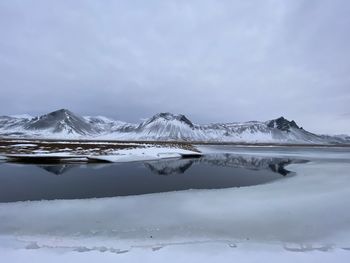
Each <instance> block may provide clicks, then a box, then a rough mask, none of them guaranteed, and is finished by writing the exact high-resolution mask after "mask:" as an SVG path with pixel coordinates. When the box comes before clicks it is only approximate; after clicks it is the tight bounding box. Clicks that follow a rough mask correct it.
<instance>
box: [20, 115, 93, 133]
mask: <svg viewBox="0 0 350 263" xmlns="http://www.w3.org/2000/svg"><path fill="white" fill-rule="evenodd" d="M26 128H27V129H32V130H40V129H52V131H53V132H62V131H66V132H67V133H78V134H88V133H90V132H92V131H93V128H92V127H91V126H90V124H89V123H87V122H86V121H85V120H84V119H83V118H81V117H79V116H77V115H75V114H74V113H73V112H71V111H69V110H67V109H60V110H56V111H53V112H50V113H48V114H45V115H42V116H40V117H36V118H34V119H32V120H31V121H30V122H29V123H28V124H27V125H26Z"/></svg>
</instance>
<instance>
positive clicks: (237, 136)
mask: <svg viewBox="0 0 350 263" xmlns="http://www.w3.org/2000/svg"><path fill="white" fill-rule="evenodd" d="M22 117H23V118H22ZM22 117H21V118H18V117H13V116H2V117H0V135H1V136H5V137H6V136H9V137H27V138H28V137H35V138H76V139H109V140H149V141H190V142H241V143H314V144H315V143H316V144H322V143H328V144H330V143H332V144H333V143H335V144H336V143H350V138H349V136H344V135H343V136H329V135H316V134H313V133H311V132H308V131H306V130H304V129H303V128H302V127H299V126H298V125H297V124H296V122H295V121H293V120H292V121H289V120H287V119H285V118H284V117H280V118H277V119H273V120H269V121H265V122H259V121H250V122H243V123H213V124H206V125H199V124H195V123H193V122H192V121H190V120H189V119H188V118H187V117H186V116H185V115H181V114H171V113H159V114H156V115H154V116H152V117H151V118H149V119H146V120H144V121H143V122H141V123H140V124H132V123H126V122H122V121H117V120H113V119H110V118H107V117H104V116H86V117H80V116H78V115H76V114H74V113H72V112H71V111H69V110H66V109H61V110H57V111H54V112H51V113H48V114H45V115H42V116H39V117H35V118H24V116H22Z"/></svg>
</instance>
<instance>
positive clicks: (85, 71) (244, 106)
mask: <svg viewBox="0 0 350 263" xmlns="http://www.w3.org/2000/svg"><path fill="white" fill-rule="evenodd" d="M349 14H350V1H347V0H343V1H337V0H325V1H322V0H314V1H313V0H304V1H299V0H289V1H287V0H285V1H281V0H276V1H261V0H257V1H247V0H242V1H233V0H227V1H220V0H213V1H207V0H197V1H188V0H183V1H171V0H169V1H164V0H158V1H152V0H147V1H145V0H140V1H135V0H133V1H129V0H125V1H117V0H115V1H107V0H104V1H96V0H91V1H87V0H84V1H77V0H74V1H71V0H66V1H64V0H57V1H55V0H50V1H47V0H42V1H40V0H32V1H30V0H26V1H25V0H22V1H15V0H2V1H0V92H1V94H0V115H7V114H21V113H29V114H32V115H36V114H43V113H47V112H50V111H53V110H55V109H59V108H68V109H70V110H72V111H73V112H76V113H77V114H81V115H106V116H108V117H113V118H116V119H121V120H125V121H131V122H137V121H139V120H140V119H141V118H145V117H150V116H151V115H153V114H154V113H157V112H166V111H170V112H173V113H183V114H185V115H187V116H188V117H189V118H190V119H191V120H192V121H193V122H196V123H210V122H224V121H225V122H226V121H227V122H229V121H247V120H268V119H272V118H276V117H279V116H281V115H283V116H285V117H286V118H289V119H294V120H295V121H296V122H297V123H298V124H300V125H301V126H303V127H304V128H305V129H307V130H310V131H312V132H317V133H330V134H339V133H349V134H350V122H349V119H350V41H349V40H350V15H349Z"/></svg>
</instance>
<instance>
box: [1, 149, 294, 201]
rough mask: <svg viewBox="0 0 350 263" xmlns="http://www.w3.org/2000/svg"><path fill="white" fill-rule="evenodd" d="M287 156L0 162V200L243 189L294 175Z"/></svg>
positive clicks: (228, 155) (233, 155)
mask: <svg viewBox="0 0 350 263" xmlns="http://www.w3.org/2000/svg"><path fill="white" fill-rule="evenodd" d="M293 162H300V160H298V161H296V160H293V159H291V158H265V157H247V156H240V155H236V154H212V155H207V156H205V157H202V158H199V159H198V158H197V159H178V160H173V159H172V160H170V159H168V160H160V161H149V162H133V163H123V164H55V165H52V164H51V165H49V164H35V165H34V164H16V163H2V164H0V202H15V201H27V200H53V199H84V198H100V197H113V196H127V195H140V194H148V193H158V192H168V191H178V190H187V189H220V188H229V187H246V186H252V185H258V184H265V183H269V182H272V181H275V180H283V179H286V178H288V177H290V176H294V175H295V174H294V173H292V172H290V171H288V169H287V167H286V166H287V165H288V164H290V163H293Z"/></svg>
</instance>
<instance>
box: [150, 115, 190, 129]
mask: <svg viewBox="0 0 350 263" xmlns="http://www.w3.org/2000/svg"><path fill="white" fill-rule="evenodd" d="M159 119H163V120H166V121H179V122H182V123H185V124H187V125H189V126H190V127H193V123H192V122H191V121H190V120H189V119H188V118H187V117H186V116H185V115H183V114H173V113H170V112H161V113H158V114H155V115H154V116H153V117H151V118H150V119H148V120H147V121H146V122H145V123H144V124H145V125H147V124H149V123H152V122H154V121H157V120H159Z"/></svg>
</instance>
